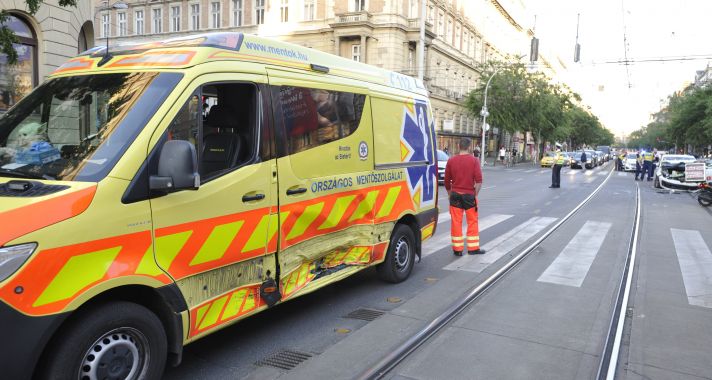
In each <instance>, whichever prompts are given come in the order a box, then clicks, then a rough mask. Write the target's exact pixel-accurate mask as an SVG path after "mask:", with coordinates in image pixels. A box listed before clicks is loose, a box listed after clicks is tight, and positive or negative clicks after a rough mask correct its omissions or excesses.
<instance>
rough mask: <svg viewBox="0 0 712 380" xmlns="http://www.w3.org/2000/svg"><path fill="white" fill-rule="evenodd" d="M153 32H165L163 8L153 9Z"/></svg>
mask: <svg viewBox="0 0 712 380" xmlns="http://www.w3.org/2000/svg"><path fill="white" fill-rule="evenodd" d="M152 11H153V33H163V10H162V9H161V8H156V9H153V10H152Z"/></svg>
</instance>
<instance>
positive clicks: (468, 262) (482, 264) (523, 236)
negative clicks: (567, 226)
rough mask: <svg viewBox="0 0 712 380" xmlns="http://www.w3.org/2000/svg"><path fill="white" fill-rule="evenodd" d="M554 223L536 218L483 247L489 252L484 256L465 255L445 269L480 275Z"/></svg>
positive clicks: (552, 219)
mask: <svg viewBox="0 0 712 380" xmlns="http://www.w3.org/2000/svg"><path fill="white" fill-rule="evenodd" d="M554 221H556V218H547V217H540V216H535V217H533V218H531V219H529V220H527V221H526V222H524V223H522V224H520V225H518V226H517V227H514V228H513V229H512V230H510V231H509V232H507V233H505V234H502V235H500V236H498V237H497V238H495V239H494V240H492V241H491V242H489V243H487V244H485V245H483V246H482V249H484V250H486V251H487V253H485V254H484V255H465V256H463V257H461V258H459V259H457V260H455V261H453V262H452V263H450V264H448V265H446V266H444V267H443V269H445V270H462V271H468V272H476V273H479V272H481V271H482V270H484V269H485V268H487V267H488V266H489V265H490V264H492V263H494V262H496V261H497V260H499V258H501V257H502V256H504V255H506V254H507V253H509V252H510V251H512V250H513V249H515V248H517V247H518V246H520V245H521V244H522V243H524V242H525V241H527V240H529V238H531V237H532V236H534V235H536V234H537V233H539V231H541V230H543V229H544V228H546V227H547V226H548V225H550V224H551V223H553V222H554Z"/></svg>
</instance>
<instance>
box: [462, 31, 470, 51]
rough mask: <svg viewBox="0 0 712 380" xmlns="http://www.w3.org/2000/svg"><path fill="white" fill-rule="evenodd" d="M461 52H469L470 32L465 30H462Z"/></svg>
mask: <svg viewBox="0 0 712 380" xmlns="http://www.w3.org/2000/svg"><path fill="white" fill-rule="evenodd" d="M462 52H463V53H465V54H470V33H468V32H467V30H464V31H463V32H462Z"/></svg>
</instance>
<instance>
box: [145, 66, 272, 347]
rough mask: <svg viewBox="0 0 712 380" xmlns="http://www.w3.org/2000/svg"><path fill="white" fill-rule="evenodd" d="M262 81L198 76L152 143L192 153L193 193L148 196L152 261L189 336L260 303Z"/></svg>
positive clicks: (263, 263)
mask: <svg viewBox="0 0 712 380" xmlns="http://www.w3.org/2000/svg"><path fill="white" fill-rule="evenodd" d="M265 82H266V77H265V76H263V75H248V74H220V75H218V74H211V75H205V76H201V77H199V78H198V79H197V80H196V81H194V82H193V85H192V87H191V88H190V89H189V90H188V91H187V92H186V94H185V96H184V97H182V98H181V100H180V101H179V102H180V104H179V105H177V106H176V108H179V109H178V110H177V112H176V114H175V115H174V116H172V117H171V118H170V119H171V120H170V121H168V122H167V123H169V124H168V125H167V126H166V127H163V128H164V131H163V132H161V133H156V136H154V143H155V144H158V146H160V145H161V144H162V143H163V141H165V140H177V139H181V140H187V141H189V142H191V143H192V144H193V145H194V146H195V150H196V152H198V165H199V168H200V178H201V183H200V187H199V188H198V189H197V190H182V191H177V192H173V193H169V194H167V195H165V196H162V197H157V198H154V199H152V200H151V209H152V213H153V229H154V236H155V240H154V241H155V248H154V249H155V255H156V261H157V263H158V265H159V266H160V267H161V268H163V269H164V270H165V271H166V272H167V273H168V274H170V276H171V277H172V278H173V279H174V280H175V281H176V283H177V285H178V287H179V288H180V290H181V292H182V294H183V296H184V297H185V300H186V302H187V304H188V307H189V309H190V329H189V331H188V334H189V337H190V338H192V337H195V336H197V335H200V334H203V333H206V332H208V331H210V330H212V329H213V328H216V327H219V326H220V325H222V324H225V323H228V322H230V321H232V320H234V319H236V318H239V317H242V316H245V315H247V314H250V313H252V312H254V311H256V310H258V309H260V308H261V307H263V306H265V305H264V302H262V300H261V299H260V297H259V289H260V285H261V284H262V283H263V282H264V281H266V280H268V279H269V278H274V276H275V275H276V273H275V272H276V266H275V262H274V255H267V253H268V252H270V253H273V252H275V251H276V248H277V240H276V232H277V214H276V211H277V209H276V207H275V205H276V200H275V198H274V196H275V194H276V187H277V183H276V180H277V178H276V162H275V159H274V155H273V136H272V134H271V132H269V131H270V126H269V124H268V123H269V120H270V118H269V117H266V115H267V112H266V111H265V110H266V109H268V108H266V106H268V105H269V104H268V103H267V100H268V97H269V94H268V93H267V87H266V84H265Z"/></svg>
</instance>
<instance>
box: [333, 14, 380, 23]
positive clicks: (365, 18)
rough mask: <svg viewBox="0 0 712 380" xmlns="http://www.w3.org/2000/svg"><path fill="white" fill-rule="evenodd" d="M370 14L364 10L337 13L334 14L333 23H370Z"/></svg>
mask: <svg viewBox="0 0 712 380" xmlns="http://www.w3.org/2000/svg"><path fill="white" fill-rule="evenodd" d="M370 22H371V14H370V13H368V12H366V11H361V12H347V13H337V14H336V15H335V20H334V24H337V25H338V24H359V23H370Z"/></svg>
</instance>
